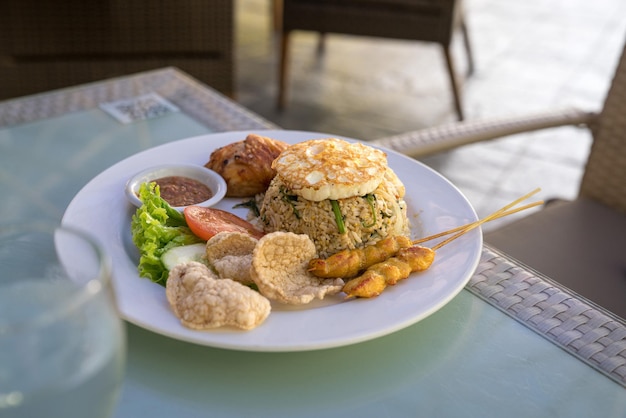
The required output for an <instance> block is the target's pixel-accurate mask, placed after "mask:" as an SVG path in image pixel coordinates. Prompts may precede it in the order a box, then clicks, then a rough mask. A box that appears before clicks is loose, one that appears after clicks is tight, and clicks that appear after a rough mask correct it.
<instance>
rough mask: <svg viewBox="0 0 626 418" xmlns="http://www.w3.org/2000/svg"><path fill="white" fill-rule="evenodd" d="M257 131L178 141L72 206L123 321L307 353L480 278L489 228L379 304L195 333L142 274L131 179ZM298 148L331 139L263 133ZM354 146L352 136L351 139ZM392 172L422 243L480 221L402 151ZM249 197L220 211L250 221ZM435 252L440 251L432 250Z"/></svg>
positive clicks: (418, 314)
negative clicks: (107, 266) (109, 272)
mask: <svg viewBox="0 0 626 418" xmlns="http://www.w3.org/2000/svg"><path fill="white" fill-rule="evenodd" d="M248 133H249V132H226V133H218V134H210V135H203V136H198V137H193V138H189V139H184V140H180V141H176V142H171V143H168V144H165V145H161V146H158V147H155V148H152V149H149V150H146V151H143V152H140V153H138V154H136V155H133V156H131V157H129V158H127V159H125V160H123V161H121V162H119V163H117V164H115V165H114V166H112V167H110V168H109V169H107V170H105V171H104V172H102V173H101V174H99V175H98V176H97V177H95V178H94V179H93V180H92V181H90V182H89V183H88V184H87V185H86V186H85V187H84V188H83V189H82V190H81V191H80V192H79V193H78V194H77V195H76V196H75V198H74V199H73V200H72V202H71V203H70V205H69V206H68V208H67V210H66V212H65V214H64V216H63V223H64V224H67V225H71V226H74V227H77V228H82V229H85V230H87V231H90V232H91V233H92V234H95V236H97V237H98V238H99V240H100V242H101V243H102V244H103V245H104V247H105V249H106V251H108V253H109V255H110V256H111V258H112V259H113V264H114V266H113V283H114V287H115V291H116V295H117V299H118V303H119V308H120V312H121V314H122V316H123V317H124V318H125V319H126V320H128V321H129V322H132V323H134V324H136V325H138V326H140V327H143V328H146V329H149V330H151V331H154V332H157V333H160V334H163V335H167V336H169V337H172V338H176V339H179V340H183V341H189V342H193V343H197V344H202V345H207V346H213V347H221V348H227V349H235V350H248V351H300V350H314V349H322V348H330V347H338V346H344V345H348V344H354V343H358V342H361V341H366V340H370V339H373V338H377V337H380V336H383V335H387V334H389V333H392V332H394V331H397V330H400V329H402V328H405V327H407V326H409V325H411V324H414V323H416V322H418V321H420V320H421V319H423V318H425V317H427V316H429V315H431V314H432V313H433V312H435V311H437V310H438V309H440V308H441V307H442V306H444V305H445V304H446V303H448V302H449V301H450V300H451V299H452V298H453V297H454V296H455V295H456V294H457V293H458V292H460V291H461V289H463V287H464V286H465V284H466V283H467V282H468V280H469V279H470V277H471V275H472V274H473V272H474V270H475V268H476V266H477V264H478V260H479V258H480V252H481V248H482V234H481V232H480V230H479V229H476V230H473V231H471V232H470V233H468V234H466V235H464V236H463V237H461V238H459V239H457V240H455V241H453V242H452V243H450V244H448V245H446V246H444V247H443V248H441V249H440V250H439V251H438V252H437V254H436V257H435V262H434V263H433V265H432V267H431V268H430V269H428V270H427V271H425V272H421V273H414V274H412V275H411V277H410V278H408V279H407V280H403V281H401V282H399V283H398V284H397V285H396V286H393V287H389V288H387V289H386V290H385V291H384V292H383V293H382V294H381V295H380V296H378V297H377V298H373V299H357V300H344V299H343V298H342V297H341V296H340V295H336V296H334V297H331V298H327V299H325V300H324V301H320V302H318V303H314V304H312V305H305V306H303V307H297V308H294V307H285V306H273V307H272V313H271V314H270V316H269V317H268V318H267V319H266V321H265V322H264V323H263V324H261V325H260V326H259V327H257V328H256V329H254V330H251V331H238V330H233V329H216V330H211V331H193V330H190V329H187V328H185V327H183V326H182V325H181V324H180V322H179V321H178V319H177V318H176V317H175V316H174V314H173V313H172V312H171V310H170V308H169V305H168V302H167V300H166V298H165V290H164V288H163V287H162V286H159V285H157V284H155V283H152V282H150V281H149V280H148V279H145V278H140V277H139V275H138V274H137V266H136V263H137V259H138V255H137V251H136V249H135V247H134V246H133V244H132V242H131V241H130V231H129V228H130V218H131V216H132V214H133V213H134V211H135V207H134V206H132V205H131V204H130V203H128V201H127V200H126V198H125V196H124V185H125V184H126V181H127V180H128V178H129V177H130V176H132V175H133V174H135V173H136V172H138V171H140V170H141V169H143V168H146V167H149V166H153V165H155V164H160V163H178V162H184V163H197V164H204V163H206V161H208V159H209V156H210V154H211V152H212V151H213V149H215V148H217V147H220V146H224V145H227V144H229V143H231V142H235V141H240V140H242V139H244V138H245V137H246V135H247V134H248ZM256 133H261V134H263V135H266V136H269V137H272V138H275V139H279V140H283V141H285V142H289V143H296V142H301V141H304V140H308V139H315V138H324V137H329V136H331V135H328V134H323V133H315V132H302V131H286V130H284V131H283V130H277V131H262V132H256ZM344 139H348V138H344ZM387 156H388V162H389V165H390V166H391V167H392V168H393V169H394V171H395V172H396V174H397V175H398V176H399V177H400V179H401V180H402V181H403V182H404V184H405V186H406V190H407V193H406V201H407V205H408V211H409V219H410V221H411V224H412V233H413V236H414V237H419V236H425V235H430V234H434V233H437V232H441V231H444V230H448V229H451V228H453V227H456V226H459V225H463V224H466V223H468V222H472V221H474V220H476V219H477V218H476V213H475V212H474V209H473V208H472V206H471V205H470V203H469V202H468V201H467V199H466V198H465V197H464V196H463V195H462V193H461V192H460V191H459V190H458V189H457V188H456V187H454V186H453V185H452V184H451V183H450V182H449V181H447V180H446V179H445V178H443V177H442V176H441V175H440V174H438V173H436V172H435V171H433V170H431V169H430V168H428V167H426V166H424V165H422V164H421V163H419V162H417V161H415V160H412V159H410V158H407V157H405V156H403V155H400V154H397V153H395V152H392V151H387ZM241 201H242V199H228V198H227V199H223V200H222V201H221V202H220V203H219V204H218V205H217V206H216V207H217V208H220V209H225V210H229V211H231V212H233V213H236V214H238V215H240V216H242V217H245V215H246V210H245V209H235V210H233V209H232V207H233V206H234V205H235V204H236V203H239V202H241ZM431 245H433V244H431Z"/></svg>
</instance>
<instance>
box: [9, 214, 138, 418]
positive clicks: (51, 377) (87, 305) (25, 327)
mask: <svg viewBox="0 0 626 418" xmlns="http://www.w3.org/2000/svg"><path fill="white" fill-rule="evenodd" d="M110 264H111V263H110V261H109V259H108V258H107V256H106V255H105V254H104V252H103V251H102V248H101V247H100V246H99V245H98V244H97V243H96V242H95V241H94V240H93V239H92V238H90V237H89V236H88V235H86V234H84V233H83V232H80V231H76V230H73V229H69V228H65V227H56V228H50V227H33V226H30V227H16V226H2V225H0V416H1V417H59V418H60V417H63V418H72V417H77V418H82V417H90V418H92V417H110V416H111V415H112V413H113V411H114V408H115V405H116V402H117V398H118V395H119V391H120V387H121V384H122V380H123V375H124V365H125V356H126V337H125V328H124V323H123V321H122V320H121V318H120V317H119V315H118V312H117V308H116V304H115V299H114V293H113V290H112V288H111V266H110Z"/></svg>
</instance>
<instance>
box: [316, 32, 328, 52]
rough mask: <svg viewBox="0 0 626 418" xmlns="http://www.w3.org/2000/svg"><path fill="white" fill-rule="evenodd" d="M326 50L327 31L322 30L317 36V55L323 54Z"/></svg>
mask: <svg viewBox="0 0 626 418" xmlns="http://www.w3.org/2000/svg"><path fill="white" fill-rule="evenodd" d="M324 51H326V33H325V32H320V34H319V37H318V38H317V55H322V54H323V53H324Z"/></svg>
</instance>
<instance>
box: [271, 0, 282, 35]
mask: <svg viewBox="0 0 626 418" xmlns="http://www.w3.org/2000/svg"><path fill="white" fill-rule="evenodd" d="M271 7H272V24H273V26H274V31H275V32H280V30H281V29H282V22H283V1H282V0H272V4H271Z"/></svg>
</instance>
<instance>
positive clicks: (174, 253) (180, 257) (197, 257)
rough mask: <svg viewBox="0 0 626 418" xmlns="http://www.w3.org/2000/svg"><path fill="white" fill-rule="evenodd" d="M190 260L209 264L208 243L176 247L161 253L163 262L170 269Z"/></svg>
mask: <svg viewBox="0 0 626 418" xmlns="http://www.w3.org/2000/svg"><path fill="white" fill-rule="evenodd" d="M188 261H198V262H200V263H204V264H207V260H206V244H204V243H199V244H191V245H183V246H180V247H174V248H170V249H169V250H167V251H166V252H164V253H163V255H161V262H162V263H163V266H164V267H165V268H166V269H168V270H171V269H173V268H174V266H176V265H177V264H181V263H186V262H188Z"/></svg>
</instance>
